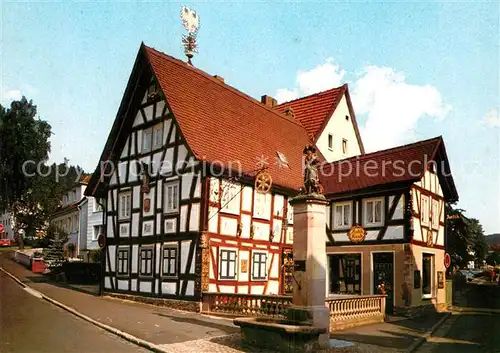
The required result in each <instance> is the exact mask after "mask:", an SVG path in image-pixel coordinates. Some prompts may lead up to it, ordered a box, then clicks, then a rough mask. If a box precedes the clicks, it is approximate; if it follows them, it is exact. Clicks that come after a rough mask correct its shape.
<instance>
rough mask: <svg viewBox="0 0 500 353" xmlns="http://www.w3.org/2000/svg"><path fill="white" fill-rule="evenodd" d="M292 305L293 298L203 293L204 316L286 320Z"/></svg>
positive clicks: (202, 310)
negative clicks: (257, 317) (288, 309)
mask: <svg viewBox="0 0 500 353" xmlns="http://www.w3.org/2000/svg"><path fill="white" fill-rule="evenodd" d="M291 304H292V297H291V296H281V295H255V294H230V293H208V292H205V293H203V296H202V308H201V312H202V313H203V314H211V315H220V316H229V317H241V316H263V317H274V318H285V316H286V312H287V308H288V307H289V306H290V305H291Z"/></svg>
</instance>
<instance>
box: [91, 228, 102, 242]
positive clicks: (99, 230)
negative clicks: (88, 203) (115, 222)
mask: <svg viewBox="0 0 500 353" xmlns="http://www.w3.org/2000/svg"><path fill="white" fill-rule="evenodd" d="M103 229H104V228H103V226H94V232H93V233H92V240H97V238H99V235H101V234H103Z"/></svg>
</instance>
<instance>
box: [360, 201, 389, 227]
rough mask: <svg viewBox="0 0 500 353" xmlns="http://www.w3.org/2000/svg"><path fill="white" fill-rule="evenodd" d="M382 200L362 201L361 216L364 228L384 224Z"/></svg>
mask: <svg viewBox="0 0 500 353" xmlns="http://www.w3.org/2000/svg"><path fill="white" fill-rule="evenodd" d="M383 210H384V199H383V198H378V199H369V200H365V201H364V209H363V214H364V215H365V216H364V220H365V225H366V226H378V225H381V224H382V223H383V222H384V217H383Z"/></svg>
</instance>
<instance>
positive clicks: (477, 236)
mask: <svg viewBox="0 0 500 353" xmlns="http://www.w3.org/2000/svg"><path fill="white" fill-rule="evenodd" d="M446 214H447V217H448V219H447V222H448V223H447V228H446V246H447V251H448V252H449V253H450V255H451V257H452V259H453V260H454V261H453V262H454V265H458V266H460V267H462V266H465V265H467V263H468V262H469V261H472V260H474V261H476V262H478V263H480V264H482V263H483V260H484V259H485V257H486V254H487V252H488V245H487V244H486V240H485V238H484V231H483V226H482V225H481V223H480V222H479V220H477V219H475V218H468V217H466V216H465V211H464V210H462V209H458V208H456V209H455V208H453V206H452V205H446Z"/></svg>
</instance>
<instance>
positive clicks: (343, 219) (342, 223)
mask: <svg viewBox="0 0 500 353" xmlns="http://www.w3.org/2000/svg"><path fill="white" fill-rule="evenodd" d="M351 223H352V202H338V203H334V204H333V227H334V228H349V227H350V226H351Z"/></svg>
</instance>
